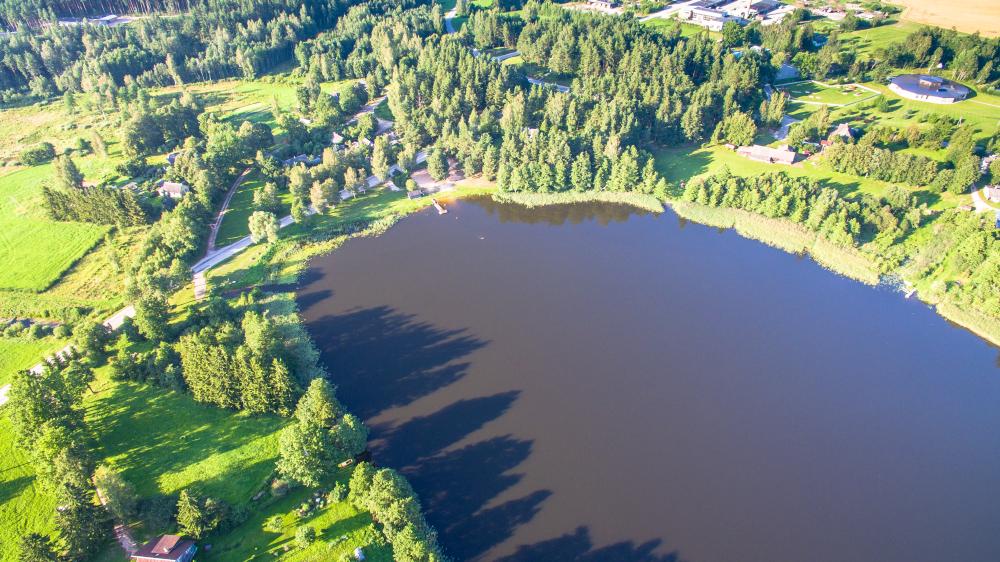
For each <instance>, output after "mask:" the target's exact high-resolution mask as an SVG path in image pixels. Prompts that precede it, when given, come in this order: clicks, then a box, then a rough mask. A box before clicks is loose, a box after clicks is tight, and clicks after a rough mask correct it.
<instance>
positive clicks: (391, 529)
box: [349, 463, 441, 562]
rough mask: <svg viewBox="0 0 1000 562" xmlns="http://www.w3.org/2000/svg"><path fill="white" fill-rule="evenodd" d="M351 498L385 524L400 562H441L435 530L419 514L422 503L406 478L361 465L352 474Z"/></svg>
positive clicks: (386, 533) (388, 471)
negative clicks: (435, 561) (436, 561)
mask: <svg viewBox="0 0 1000 562" xmlns="http://www.w3.org/2000/svg"><path fill="white" fill-rule="evenodd" d="M350 490H351V491H350V496H349V497H350V499H351V501H352V502H353V503H354V504H355V505H358V506H360V507H362V508H364V509H367V510H368V511H370V512H371V514H372V517H374V518H375V519H377V520H378V521H380V522H381V523H382V525H383V532H384V533H385V536H386V538H388V539H389V542H390V543H391V544H392V546H393V553H394V554H395V556H396V559H397V560H398V561H399V562H411V561H412V562H417V561H430V560H440V559H441V553H440V550H439V548H438V545H437V536H436V534H435V533H434V530H433V529H431V528H430V526H428V525H427V522H426V521H424V518H423V515H422V514H421V513H420V502H419V500H418V499H417V496H416V494H415V493H414V492H413V488H411V487H410V485H409V483H408V482H407V481H406V479H405V478H403V477H402V475H400V474H399V473H398V472H396V471H394V470H392V469H391V468H382V469H375V468H374V467H373V466H372V465H370V464H368V463H361V464H359V465H358V466H357V468H355V469H354V474H353V475H351V483H350Z"/></svg>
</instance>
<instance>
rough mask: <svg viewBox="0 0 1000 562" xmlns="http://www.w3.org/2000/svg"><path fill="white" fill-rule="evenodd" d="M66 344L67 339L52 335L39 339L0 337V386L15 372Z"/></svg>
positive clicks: (35, 362)
mask: <svg viewBox="0 0 1000 562" xmlns="http://www.w3.org/2000/svg"><path fill="white" fill-rule="evenodd" d="M65 346H66V342H65V341H63V340H60V339H56V338H54V337H51V336H49V337H47V338H41V339H37V340H33V339H31V338H27V337H21V338H0V386H3V385H5V384H7V383H9V382H10V380H11V379H12V378H14V373H16V372H18V371H23V370H24V369H28V368H30V367H32V366H33V365H35V364H37V363H39V362H40V361H41V360H42V359H43V358H45V357H46V356H48V355H51V354H52V353H55V352H56V351H58V350H60V349H62V348H63V347H65Z"/></svg>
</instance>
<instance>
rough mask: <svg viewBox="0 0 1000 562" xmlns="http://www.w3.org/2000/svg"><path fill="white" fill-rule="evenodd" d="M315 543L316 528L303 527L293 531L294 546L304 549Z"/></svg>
mask: <svg viewBox="0 0 1000 562" xmlns="http://www.w3.org/2000/svg"><path fill="white" fill-rule="evenodd" d="M314 542H316V528H315V527H310V526H309V525H303V526H301V527H299V528H298V529H296V531H295V546H297V547H299V548H302V549H306V548H309V545H311V544H312V543H314Z"/></svg>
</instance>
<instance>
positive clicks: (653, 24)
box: [642, 18, 722, 39]
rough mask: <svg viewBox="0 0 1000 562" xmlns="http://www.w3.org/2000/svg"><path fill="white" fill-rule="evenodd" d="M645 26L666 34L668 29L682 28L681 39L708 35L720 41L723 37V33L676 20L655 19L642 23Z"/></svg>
mask: <svg viewBox="0 0 1000 562" xmlns="http://www.w3.org/2000/svg"><path fill="white" fill-rule="evenodd" d="M642 24H643V25H645V26H647V27H650V28H652V29H655V30H656V31H660V32H665V31H667V30H668V29H672V28H675V27H678V26H680V28H681V37H695V36H697V35H700V34H702V33H707V34H708V36H709V37H711V38H713V39H718V38H720V37H722V34H721V33H718V32H715V31H709V30H708V29H706V28H704V27H701V26H700V25H694V24H692V23H686V22H682V21H677V20H676V19H674V18H669V19H667V18H653V19H649V20H645V21H643V22H642Z"/></svg>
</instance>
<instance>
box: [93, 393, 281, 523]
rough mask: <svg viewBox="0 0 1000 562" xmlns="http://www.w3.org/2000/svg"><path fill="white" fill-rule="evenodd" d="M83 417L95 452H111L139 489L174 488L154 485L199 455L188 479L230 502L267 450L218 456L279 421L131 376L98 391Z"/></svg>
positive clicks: (265, 464)
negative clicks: (95, 444) (133, 379)
mask: <svg viewBox="0 0 1000 562" xmlns="http://www.w3.org/2000/svg"><path fill="white" fill-rule="evenodd" d="M87 421H88V424H89V425H90V427H91V428H92V429H93V431H94V432H95V434H97V435H100V436H101V440H100V442H99V444H98V447H97V449H96V451H95V453H96V454H97V455H98V457H103V458H110V459H113V462H114V464H115V465H116V467H117V468H119V469H120V470H122V476H123V478H125V480H126V481H128V482H130V483H132V484H133V485H134V486H136V488H137V491H139V493H140V494H141V495H151V494H153V493H158V492H161V491H163V492H167V493H172V492H174V491H175V490H161V486H163V482H162V479H163V478H164V477H169V476H171V475H175V474H176V473H180V472H182V471H185V470H188V469H190V467H191V466H192V465H194V464H196V463H201V464H200V467H201V468H202V469H203V472H202V473H201V474H198V475H196V476H194V477H193V480H194V481H193V482H192V483H193V484H197V485H198V486H199V487H200V488H201V489H202V490H203V491H204V492H205V493H207V494H209V495H212V496H214V497H219V498H222V499H224V500H226V501H227V502H231V503H241V502H245V501H247V500H248V499H249V498H248V497H245V496H246V495H247V494H248V493H251V491H252V490H253V489H254V488H255V487H256V486H257V485H259V483H260V481H262V479H263V478H264V477H265V476H266V474H268V473H270V470H271V468H272V466H273V458H271V457H267V458H262V457H261V456H260V455H261V453H262V451H260V450H256V449H255V450H247V451H246V452H245V454H240V455H239V456H238V457H236V458H226V459H224V460H223V459H221V458H220V457H221V456H222V455H225V454H226V453H230V452H233V451H235V450H237V449H240V448H242V447H245V446H247V445H248V444H250V443H251V442H254V441H257V440H259V439H261V438H266V437H269V436H271V435H273V434H275V433H276V432H277V431H278V430H279V429H280V428H281V426H282V425H283V421H282V420H281V419H279V418H276V417H272V416H261V417H253V418H251V417H243V416H235V415H234V414H233V412H231V411H228V410H222V409H219V408H215V407H212V406H207V405H202V404H198V403H196V402H195V401H194V400H193V399H192V398H191V397H190V396H187V395H185V394H179V393H174V392H170V391H166V390H162V389H159V388H155V387H151V386H147V385H138V384H134V383H121V384H119V385H117V386H115V387H113V388H112V391H111V392H106V393H101V394H100V395H98V396H97V397H96V398H95V399H94V400H93V401H92V402H90V403H89V404H88V405H87ZM265 456H266V455H265Z"/></svg>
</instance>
